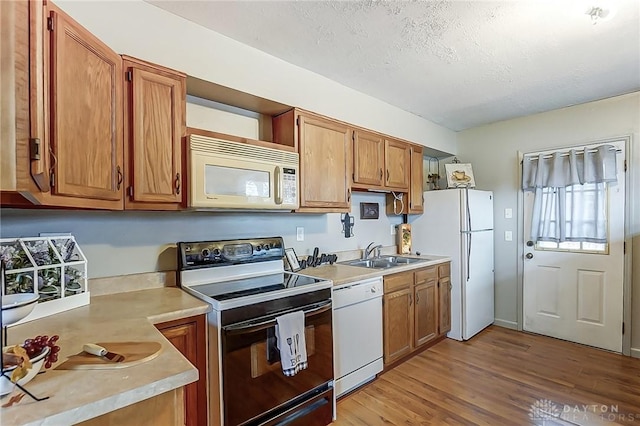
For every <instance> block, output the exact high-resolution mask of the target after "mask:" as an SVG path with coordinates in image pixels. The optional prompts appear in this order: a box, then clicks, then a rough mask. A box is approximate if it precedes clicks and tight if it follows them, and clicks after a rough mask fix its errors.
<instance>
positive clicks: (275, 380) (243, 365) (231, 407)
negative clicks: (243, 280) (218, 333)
mask: <svg viewBox="0 0 640 426" xmlns="http://www.w3.org/2000/svg"><path fill="white" fill-rule="evenodd" d="M247 308H248V309H249V307H247ZM297 310H303V311H304V312H305V341H306V349H307V361H308V367H307V368H306V369H305V370H302V371H300V372H298V373H297V374H295V375H294V376H285V375H284V373H283V372H282V365H281V364H280V353H279V351H278V349H277V341H276V335H275V325H276V319H275V318H276V317H277V316H279V315H282V314H284V313H286V312H292V311H297ZM331 315H332V313H331V299H329V300H324V301H320V302H315V303H311V304H308V305H305V306H302V307H298V308H294V309H291V308H288V309H285V310H282V311H279V312H270V313H269V314H268V315H264V316H261V317H259V318H255V319H252V320H248V321H247V320H245V321H241V322H238V323H234V324H229V325H226V326H223V327H222V353H223V354H222V369H223V374H222V378H223V380H222V381H223V392H224V398H223V400H224V419H225V423H224V424H225V425H228V426H235V425H246V424H269V425H270V424H296V423H297V422H296V421H295V420H302V418H306V419H307V421H305V424H313V423H314V422H311V419H314V418H316V419H317V420H318V421H320V423H321V424H328V423H330V422H331V417H332V411H333V410H332V407H333V406H332V396H333V388H332V387H333V383H332V380H333V343H332V342H333V337H332V330H331ZM296 407H297V408H296ZM324 419H327V421H326V422H325V420H324ZM292 421H293V423H291V422H292Z"/></svg>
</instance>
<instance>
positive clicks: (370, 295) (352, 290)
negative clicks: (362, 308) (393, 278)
mask: <svg viewBox="0 0 640 426" xmlns="http://www.w3.org/2000/svg"><path fill="white" fill-rule="evenodd" d="M382 293H383V286H382V278H381V277H379V278H371V279H367V280H362V281H355V282H352V283H349V284H345V285H342V286H336V287H334V288H333V308H334V309H339V308H341V307H342V306H346V305H351V304H353V303H358V302H362V301H365V300H369V299H374V298H376V297H382Z"/></svg>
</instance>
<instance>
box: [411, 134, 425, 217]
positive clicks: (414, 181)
mask: <svg viewBox="0 0 640 426" xmlns="http://www.w3.org/2000/svg"><path fill="white" fill-rule="evenodd" d="M422 153H423V149H422V147H419V146H415V145H414V146H412V147H411V167H410V170H411V181H410V185H409V213H411V214H422V213H423V212H424V195H423V191H424V189H423V187H422V182H423V179H424V176H423V174H424V169H423V158H422Z"/></svg>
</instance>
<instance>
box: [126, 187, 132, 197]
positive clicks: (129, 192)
mask: <svg viewBox="0 0 640 426" xmlns="http://www.w3.org/2000/svg"><path fill="white" fill-rule="evenodd" d="M127 195H128V196H129V197H133V185H131V186H129V187H128V188H127Z"/></svg>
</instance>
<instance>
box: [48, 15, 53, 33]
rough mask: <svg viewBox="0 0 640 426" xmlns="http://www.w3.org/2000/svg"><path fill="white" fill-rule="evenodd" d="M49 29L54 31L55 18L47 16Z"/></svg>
mask: <svg viewBox="0 0 640 426" xmlns="http://www.w3.org/2000/svg"><path fill="white" fill-rule="evenodd" d="M47 29H48V30H49V31H53V18H47Z"/></svg>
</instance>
